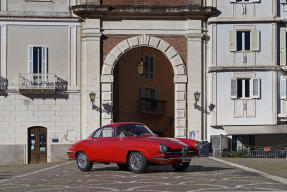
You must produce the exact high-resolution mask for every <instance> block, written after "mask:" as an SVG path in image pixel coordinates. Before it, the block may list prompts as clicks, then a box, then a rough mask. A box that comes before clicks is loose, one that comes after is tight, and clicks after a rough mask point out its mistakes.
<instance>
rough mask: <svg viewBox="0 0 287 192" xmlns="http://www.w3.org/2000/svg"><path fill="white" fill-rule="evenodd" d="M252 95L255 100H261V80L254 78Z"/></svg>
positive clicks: (251, 87) (251, 89)
mask: <svg viewBox="0 0 287 192" xmlns="http://www.w3.org/2000/svg"><path fill="white" fill-rule="evenodd" d="M250 92H251V93H250V95H251V98H253V99H260V97H261V79H259V78H253V79H251V86H250Z"/></svg>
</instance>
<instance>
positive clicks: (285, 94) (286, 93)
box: [280, 77, 287, 99]
mask: <svg viewBox="0 0 287 192" xmlns="http://www.w3.org/2000/svg"><path fill="white" fill-rule="evenodd" d="M286 78H287V77H281V79H280V99H287V89H286V87H287V81H286Z"/></svg>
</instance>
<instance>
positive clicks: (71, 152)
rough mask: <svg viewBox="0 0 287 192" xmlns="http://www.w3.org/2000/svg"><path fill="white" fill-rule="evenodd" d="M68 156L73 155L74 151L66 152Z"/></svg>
mask: <svg viewBox="0 0 287 192" xmlns="http://www.w3.org/2000/svg"><path fill="white" fill-rule="evenodd" d="M67 153H68V154H74V153H75V152H74V151H67Z"/></svg>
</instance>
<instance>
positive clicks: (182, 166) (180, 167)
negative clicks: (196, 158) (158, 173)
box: [172, 162, 190, 171]
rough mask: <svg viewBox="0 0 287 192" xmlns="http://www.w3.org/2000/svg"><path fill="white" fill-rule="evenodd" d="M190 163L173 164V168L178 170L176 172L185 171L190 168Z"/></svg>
mask: <svg viewBox="0 0 287 192" xmlns="http://www.w3.org/2000/svg"><path fill="white" fill-rule="evenodd" d="M189 164H190V162H183V163H179V164H173V165H172V167H173V168H174V169H175V170H176V171H184V170H186V169H187V168H188V167H189Z"/></svg>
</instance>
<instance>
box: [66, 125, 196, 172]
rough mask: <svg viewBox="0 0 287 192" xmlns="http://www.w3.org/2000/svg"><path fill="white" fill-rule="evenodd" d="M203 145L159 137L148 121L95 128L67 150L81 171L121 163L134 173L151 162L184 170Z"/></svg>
mask: <svg viewBox="0 0 287 192" xmlns="http://www.w3.org/2000/svg"><path fill="white" fill-rule="evenodd" d="M199 144H200V143H199V142H198V141H195V140H191V139H184V138H163V137H158V136H157V135H155V134H154V133H153V132H152V131H151V130H150V129H149V128H148V127H147V126H146V125H144V124H141V123H133V122H124V123H114V124H109V125H106V126H103V127H101V128H99V129H97V130H95V131H94V132H93V133H92V134H91V135H90V136H89V137H88V138H87V139H85V140H82V141H79V142H77V143H75V144H74V145H73V146H72V147H71V148H70V149H69V150H68V152H67V153H68V156H69V158H71V159H74V160H77V166H78V168H79V169H80V170H81V171H88V170H90V169H91V168H92V166H93V163H95V162H99V163H117V165H118V167H119V168H120V169H130V170H131V171H132V172H134V173H142V172H145V171H146V170H147V168H148V165H149V164H157V165H172V167H173V168H174V169H175V170H176V171H184V170H185V169H187V168H188V167H189V164H190V161H191V158H192V157H193V156H197V155H198V152H199V151H198V147H199V146H198V145H199Z"/></svg>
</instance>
